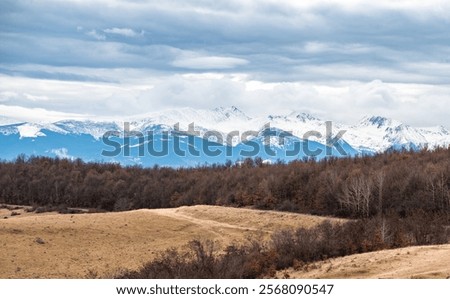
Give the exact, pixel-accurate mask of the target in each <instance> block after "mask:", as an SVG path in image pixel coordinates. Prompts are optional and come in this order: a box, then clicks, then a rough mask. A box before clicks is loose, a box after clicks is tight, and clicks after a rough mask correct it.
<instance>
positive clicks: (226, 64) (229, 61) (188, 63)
mask: <svg viewBox="0 0 450 299" xmlns="http://www.w3.org/2000/svg"><path fill="white" fill-rule="evenodd" d="M247 63H248V61H247V60H245V59H241V58H235V57H220V56H203V57H180V58H177V59H175V60H174V61H173V63H172V65H173V66H176V67H180V68H187V69H196V70H209V69H232V68H235V67H237V66H241V65H246V64H247Z"/></svg>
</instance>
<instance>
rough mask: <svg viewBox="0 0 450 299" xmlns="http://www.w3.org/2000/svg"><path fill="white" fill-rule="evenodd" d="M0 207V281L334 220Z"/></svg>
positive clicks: (101, 266) (108, 269)
mask: <svg viewBox="0 0 450 299" xmlns="http://www.w3.org/2000/svg"><path fill="white" fill-rule="evenodd" d="M0 212H1V213H2V214H0V215H4V217H7V219H3V218H1V219H0V278H34V277H40V278H65V277H67V278H83V277H86V275H87V274H88V273H97V274H98V275H99V276H101V277H110V276H111V275H113V274H114V273H116V272H117V271H118V270H120V269H137V268H138V267H140V266H142V264H144V263H145V262H147V261H149V260H151V259H153V258H154V257H155V256H156V255H157V254H158V253H160V252H162V251H164V250H166V249H168V248H171V247H181V246H184V245H185V244H187V243H188V242H189V241H191V240H193V239H211V240H214V241H218V243H219V245H220V244H222V245H224V246H226V245H228V244H230V243H233V242H243V241H244V240H246V239H247V237H248V236H252V237H255V236H259V235H262V237H268V236H269V235H270V233H271V232H273V231H275V230H277V229H281V228H287V227H299V226H303V227H311V226H314V225H317V224H319V223H321V222H322V221H324V220H330V221H341V220H339V219H330V218H325V217H317V216H310V215H301V214H293V213H282V212H270V211H258V210H252V209H240V208H239V209H237V208H229V207H213V206H192V207H181V208H176V209H158V210H137V211H128V212H117V213H100V214H76V215H61V214H56V213H48V214H46V213H42V214H35V213H27V212H26V211H25V210H23V209H22V210H20V211H19V210H17V212H20V214H21V215H17V216H11V211H9V210H0Z"/></svg>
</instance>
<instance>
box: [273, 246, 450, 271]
mask: <svg viewBox="0 0 450 299" xmlns="http://www.w3.org/2000/svg"><path fill="white" fill-rule="evenodd" d="M286 274H287V276H288V277H289V278H450V244H447V245H435V246H415V247H407V248H399V249H392V250H383V251H376V252H369V253H363V254H355V255H350V256H345V257H340V258H335V259H330V260H327V261H323V262H318V263H315V264H312V265H309V266H308V268H307V269H302V270H294V269H289V270H286V271H281V272H279V273H278V275H277V276H278V277H280V278H282V277H286Z"/></svg>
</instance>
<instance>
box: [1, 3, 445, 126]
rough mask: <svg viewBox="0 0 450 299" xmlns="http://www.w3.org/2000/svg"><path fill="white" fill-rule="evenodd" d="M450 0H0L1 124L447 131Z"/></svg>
mask: <svg viewBox="0 0 450 299" xmlns="http://www.w3.org/2000/svg"><path fill="white" fill-rule="evenodd" d="M449 11H450V1H443V0H430V1H416V0H408V1H403V0H398V1H387V0H377V1H365V0H351V1H348V0H347V1H334V0H326V1H318V0H303V1H294V0H284V1H280V0H259V1H256V0H247V1H245V0H216V1H207V0H183V1H178V0H168V1H144V0H93V1H82V0H67V1H57V0H34V1H31V0H28V1H26V0H1V1H0V41H1V42H0V117H6V118H13V119H16V120H25V121H56V120H60V119H69V118H91V119H102V118H106V117H124V116H127V117H128V116H133V115H142V114H145V113H151V112H154V111H159V110H164V109H169V108H175V109H176V108H179V107H192V108H198V109H200V108H201V109H210V108H215V107H219V106H231V105H234V106H237V107H238V108H240V109H241V110H242V111H244V112H245V113H246V114H248V115H249V116H252V117H257V116H262V115H268V114H272V115H273V114H280V115H281V114H287V113H289V112H291V111H293V110H294V111H301V112H305V113H310V114H313V115H315V116H318V117H321V118H323V119H329V120H334V121H339V122H343V123H347V124H353V123H357V122H358V121H359V120H360V119H361V118H362V117H364V116H366V115H382V116H386V117H390V118H394V119H397V120H400V121H402V122H404V123H407V124H410V125H414V126H432V125H438V124H439V125H444V126H446V127H447V128H450V117H449V115H450V113H449V112H450V108H449V107H450V34H449V30H450V14H449V13H448V12H449Z"/></svg>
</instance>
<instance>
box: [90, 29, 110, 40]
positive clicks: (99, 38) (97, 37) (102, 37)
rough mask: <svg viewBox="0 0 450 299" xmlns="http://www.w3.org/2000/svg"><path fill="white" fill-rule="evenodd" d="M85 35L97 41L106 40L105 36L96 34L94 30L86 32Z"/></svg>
mask: <svg viewBox="0 0 450 299" xmlns="http://www.w3.org/2000/svg"><path fill="white" fill-rule="evenodd" d="M86 35H88V36H91V37H93V38H95V39H97V40H106V36H105V35H103V34H100V33H98V32H97V31H96V30H91V31H88V32H86Z"/></svg>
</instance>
